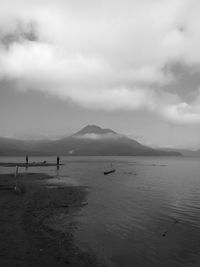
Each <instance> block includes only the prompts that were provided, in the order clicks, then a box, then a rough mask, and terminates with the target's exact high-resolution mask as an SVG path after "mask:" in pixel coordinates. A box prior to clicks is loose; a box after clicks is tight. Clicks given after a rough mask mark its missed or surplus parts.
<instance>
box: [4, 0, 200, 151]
mask: <svg viewBox="0 0 200 267" xmlns="http://www.w3.org/2000/svg"><path fill="white" fill-rule="evenodd" d="M0 4H1V9H0V136H4V137H14V138H20V139H23V138H26V139H27V138H29V139H30V138H31V139H37V138H59V137H61V136H64V135H67V134H71V133H73V132H75V131H78V130H79V129H80V128H82V127H84V126H86V125H88V124H96V125H99V126H101V127H106V128H112V129H113V130H115V131H117V132H119V133H122V134H125V135H128V136H129V137H131V138H134V139H136V140H137V141H139V142H141V143H143V144H146V145H150V146H153V147H178V148H192V149H198V148H200V137H199V130H200V53H199V47H200V27H199V25H200V17H199V11H200V2H199V1H198V0H140V1H136V0H123V1H122V0H120V1H119V0H101V1H97V0H73V1H70V0H57V1H54V0H15V1H12V0H7V1H2V0H0Z"/></svg>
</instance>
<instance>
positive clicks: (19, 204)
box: [0, 173, 104, 267]
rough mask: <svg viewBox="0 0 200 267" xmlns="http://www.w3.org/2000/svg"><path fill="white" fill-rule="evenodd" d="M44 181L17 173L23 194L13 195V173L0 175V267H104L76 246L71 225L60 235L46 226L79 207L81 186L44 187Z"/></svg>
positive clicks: (83, 196) (83, 194)
mask: <svg viewBox="0 0 200 267" xmlns="http://www.w3.org/2000/svg"><path fill="white" fill-rule="evenodd" d="M46 179H50V177H49V176H48V175H45V174H35V173H34V174H33V173H29V174H27V173H26V174H20V175H19V184H21V188H22V189H23V190H22V191H23V193H22V194H17V193H15V192H14V190H13V188H14V185H15V177H14V174H6V175H5V174H3V175H0V214H1V216H0V237H1V238H0V266H4V267H6V266H12V267H15V266H20V267H29V266H32V267H36V266H37V267H38V266H48V267H49V266H52V267H57V266H71V267H79V266H80V267H82V266H85V267H89V266H93V267H95V266H104V265H103V264H101V263H99V262H97V260H96V258H95V257H94V255H92V254H89V253H88V252H83V251H80V249H79V248H78V247H77V246H76V244H75V242H74V239H73V225H72V226H70V228H69V229H68V230H67V229H65V232H61V231H59V229H56V227H52V223H50V222H51V218H52V217H55V216H57V215H58V214H68V215H69V216H70V215H72V214H73V213H74V212H76V211H77V209H80V208H81V206H82V204H83V203H85V201H86V191H85V189H84V187H77V186H76V187H73V186H72V187H69V186H68V187H66V186H63V185H59V186H49V187H47V186H46V183H45V181H46Z"/></svg>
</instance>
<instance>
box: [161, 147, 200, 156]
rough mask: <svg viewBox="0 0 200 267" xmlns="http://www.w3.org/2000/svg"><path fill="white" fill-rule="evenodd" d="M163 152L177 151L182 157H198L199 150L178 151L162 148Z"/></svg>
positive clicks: (176, 149)
mask: <svg viewBox="0 0 200 267" xmlns="http://www.w3.org/2000/svg"><path fill="white" fill-rule="evenodd" d="M162 149H163V150H165V151H169V152H171V151H174V150H175V151H177V152H179V153H181V154H182V155H183V156H185V157H200V149H198V150H189V149H180V148H174V149H172V148H162Z"/></svg>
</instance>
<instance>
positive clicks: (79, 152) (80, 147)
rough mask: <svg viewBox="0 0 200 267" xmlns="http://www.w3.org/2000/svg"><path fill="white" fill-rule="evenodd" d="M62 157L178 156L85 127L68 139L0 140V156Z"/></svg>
mask: <svg viewBox="0 0 200 267" xmlns="http://www.w3.org/2000/svg"><path fill="white" fill-rule="evenodd" d="M24 154H29V155H57V154H59V155H65V156H67V155H68V156H180V155H181V153H180V152H177V151H165V150H158V149H153V148H150V147H148V146H144V145H142V144H140V143H139V142H137V141H136V140H133V139H130V138H128V137H126V136H124V135H121V134H119V133H116V132H114V131H113V130H111V129H102V128H100V127H99V126H96V125H88V126H86V127H84V128H83V129H81V130H80V131H78V132H77V133H75V134H72V135H70V136H68V137H64V138H61V139H58V140H55V141H49V140H47V141H43V140H42V141H22V140H16V139H8V138H0V155H2V156H6V155H8V156H16V155H20V156H21V155H24Z"/></svg>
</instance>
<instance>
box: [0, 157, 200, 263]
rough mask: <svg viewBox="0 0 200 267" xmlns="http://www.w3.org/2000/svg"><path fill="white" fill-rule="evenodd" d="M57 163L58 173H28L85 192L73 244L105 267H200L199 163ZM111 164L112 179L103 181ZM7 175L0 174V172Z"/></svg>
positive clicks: (116, 160) (106, 159) (49, 169)
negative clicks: (49, 177)
mask: <svg viewBox="0 0 200 267" xmlns="http://www.w3.org/2000/svg"><path fill="white" fill-rule="evenodd" d="M5 160H6V159H5ZM40 160H42V159H40ZM43 160H47V161H55V159H53V158H46V159H43ZM0 161H2V160H0ZM9 161H11V159H10V160H9ZM35 161H39V159H35ZM61 161H63V162H65V165H64V166H61V168H60V169H59V170H57V169H56V167H42V168H41V167H40V168H28V170H27V171H30V172H34V171H35V172H46V173H48V174H50V175H53V176H55V178H56V179H57V181H58V180H59V182H60V181H65V182H69V183H70V182H71V183H73V184H81V185H86V186H89V188H90V194H89V195H88V205H87V206H85V207H84V208H82V209H81V210H80V211H79V212H78V215H77V216H76V221H77V220H78V222H79V223H78V225H77V229H76V230H75V238H76V240H77V244H79V246H80V247H81V248H83V249H86V250H89V251H90V250H91V251H93V252H95V253H96V255H97V257H99V258H100V259H101V260H103V261H105V262H106V263H107V264H108V265H109V266H120V267H121V266H123V267H129V266H130V267H132V266H137V267H140V266H144V267H146V266H152V267H155V266H158V267H160V266H169V267H174V266H200V164H199V161H200V159H192V158H190V159H189V158H171V157H170V158H165V157H163V158H156V157H154V158H153V157H152V158H150V157H149V158H147V157H121V158H120V157H115V158H109V157H104V158H100V157H94V158H87V157H85V158H61ZM110 162H112V163H113V165H114V167H115V169H116V173H114V174H111V175H107V176H104V175H103V171H104V170H105V169H107V167H108V166H109V164H110ZM8 171H9V170H8V168H7V169H6V168H0V172H8ZM21 171H26V170H25V168H24V169H21ZM13 172H14V169H13ZM54 182H56V181H54Z"/></svg>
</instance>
